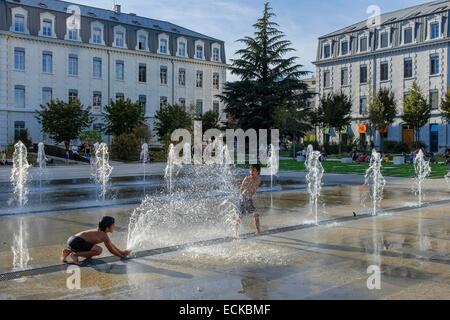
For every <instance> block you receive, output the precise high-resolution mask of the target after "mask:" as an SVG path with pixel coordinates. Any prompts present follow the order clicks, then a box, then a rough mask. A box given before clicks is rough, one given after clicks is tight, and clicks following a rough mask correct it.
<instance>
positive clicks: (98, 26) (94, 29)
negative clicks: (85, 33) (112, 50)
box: [90, 21, 105, 45]
mask: <svg viewBox="0 0 450 320" xmlns="http://www.w3.org/2000/svg"><path fill="white" fill-rule="evenodd" d="M103 30H104V27H103V24H102V23H100V22H98V21H95V22H92V23H91V40H90V42H91V43H93V44H98V45H105V41H104V39H103Z"/></svg>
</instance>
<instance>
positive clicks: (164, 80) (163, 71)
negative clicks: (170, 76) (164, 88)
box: [159, 67, 167, 85]
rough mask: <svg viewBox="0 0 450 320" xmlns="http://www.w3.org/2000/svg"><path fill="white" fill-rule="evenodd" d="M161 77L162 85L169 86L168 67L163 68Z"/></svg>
mask: <svg viewBox="0 0 450 320" xmlns="http://www.w3.org/2000/svg"><path fill="white" fill-rule="evenodd" d="M159 77H160V81H161V84H162V85H166V84H167V67H161V69H160V71H159Z"/></svg>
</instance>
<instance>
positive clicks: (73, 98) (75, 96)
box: [69, 89, 78, 103]
mask: <svg viewBox="0 0 450 320" xmlns="http://www.w3.org/2000/svg"><path fill="white" fill-rule="evenodd" d="M77 100H78V90H73V89H71V90H69V103H72V102H75V101H77Z"/></svg>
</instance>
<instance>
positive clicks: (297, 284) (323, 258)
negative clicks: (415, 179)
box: [0, 181, 450, 299]
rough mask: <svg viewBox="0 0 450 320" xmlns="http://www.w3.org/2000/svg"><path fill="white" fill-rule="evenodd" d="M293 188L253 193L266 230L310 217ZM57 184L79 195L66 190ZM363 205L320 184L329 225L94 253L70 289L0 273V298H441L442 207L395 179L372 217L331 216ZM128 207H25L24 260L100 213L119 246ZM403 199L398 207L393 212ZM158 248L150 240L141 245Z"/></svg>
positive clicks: (199, 232)
mask: <svg viewBox="0 0 450 320" xmlns="http://www.w3.org/2000/svg"><path fill="white" fill-rule="evenodd" d="M122 183H125V184H127V183H136V181H131V182H130V181H122ZM294 186H295V188H297V187H299V186H298V182H297V184H295V183H294V182H293V183H286V184H284V185H283V187H282V188H280V189H279V191H276V192H262V193H260V194H259V195H258V197H257V200H256V203H257V207H258V209H259V210H260V212H261V214H262V225H263V229H264V230H269V229H270V230H272V229H277V228H283V227H288V226H296V225H301V224H305V223H306V224H307V223H310V222H311V220H312V216H311V214H310V210H309V208H308V199H309V198H308V195H307V194H306V193H305V190H304V189H298V190H293V189H294ZM300 187H301V184H300ZM127 188H128V187H127ZM139 188H140V187H139ZM51 189H52V188H51ZM53 191H54V190H53ZM263 191H268V190H264V189H263ZM58 192H61V193H62V194H65V195H66V196H67V199H71V198H73V199H78V200H76V201H75V202H77V201H81V200H80V199H79V198H78V195H77V193H73V192H74V191H73V190H66V189H64V188H62V190H60V191H58ZM82 192H88V191H87V190H85V189H82ZM141 192H142V191H141ZM147 192H150V193H151V192H153V191H152V189H150V191H147ZM71 193H72V194H71ZM62 198H64V197H62ZM136 198H138V196H137V194H136ZM443 199H450V196H449V195H448V192H447V191H446V190H442V191H439V190H433V192H429V193H428V194H427V195H426V201H427V202H429V203H431V204H432V203H433V202H435V201H442V200H443ZM64 201H68V202H69V204H70V201H69V200H64ZM366 203H368V201H367V189H366V188H365V187H362V186H359V185H342V186H334V187H331V186H330V187H326V188H324V190H323V195H322V198H321V211H322V212H323V213H322V215H321V216H320V220H322V221H324V220H334V219H337V220H336V222H334V223H333V224H329V225H323V226H318V227H312V228H304V229H298V230H291V231H286V232H281V233H273V234H267V235H264V236H262V237H250V238H247V239H242V240H236V241H225V242H223V243H217V244H214V245H207V246H204V245H203V246H202V245H197V246H190V247H187V248H183V249H180V250H175V251H173V252H169V251H168V252H167V253H162V254H157V255H151V256H148V257H140V258H137V259H133V260H127V261H118V260H114V261H109V260H108V259H109V258H106V255H104V256H103V257H101V258H100V259H99V260H95V261H94V262H95V263H92V264H89V265H88V266H87V267H85V268H83V269H82V280H81V287H82V289H81V290H79V291H75V292H74V291H71V290H68V289H67V288H66V279H67V274H66V273H65V272H64V271H56V272H52V273H49V274H41V275H36V276H32V277H29V278H28V279H26V280H24V281H20V282H16V281H14V282H11V281H0V299H8V298H20V299H46V298H52V299H53V298H63V299H124V298H135V299H205V298H210V299H211V298H213V299H403V298H405V299H428V298H432V299H437V298H447V299H449V298H450V216H449V215H448V210H449V209H450V204H446V203H443V202H441V203H439V205H435V206H433V205H431V206H429V207H427V208H423V209H419V208H416V207H415V205H416V203H415V197H414V195H413V194H412V193H411V190H410V189H409V188H408V187H407V186H400V187H399V186H393V187H388V188H387V189H386V193H385V200H384V201H383V204H382V209H383V212H382V215H381V216H378V217H375V218H372V217H365V218H364V219H359V220H345V221H344V220H342V221H341V220H339V219H341V218H345V217H352V216H353V213H355V214H356V215H357V216H358V215H361V214H364V213H366V212H368V211H369V208H368V207H365V204H366ZM73 206H74V207H76V203H75V204H73ZM135 207H136V205H134V204H130V205H120V204H118V205H115V206H114V205H111V206H110V207H107V208H104V207H103V208H102V207H99V208H95V209H92V208H91V209H89V208H87V209H68V210H65V211H61V212H58V210H52V212H51V213H46V214H31V215H25V221H26V223H27V226H28V232H29V248H30V254H31V257H32V259H33V260H32V261H31V262H30V265H31V266H32V267H42V266H49V265H55V264H58V255H59V251H60V249H61V247H62V246H63V245H64V243H65V241H66V239H67V238H68V237H69V236H70V235H72V234H74V233H76V232H78V231H80V230H83V229H87V228H95V227H96V225H97V221H98V220H99V218H100V217H101V216H103V215H106V214H107V215H112V216H114V217H115V218H116V220H117V225H118V226H119V228H118V230H117V232H116V233H115V234H114V235H113V236H112V239H113V241H114V242H116V243H117V244H118V245H119V246H121V247H123V246H125V243H126V233H127V225H128V219H129V216H130V214H131V212H132V211H133V209H134V208H135ZM401 207H407V209H405V210H404V211H396V210H395V209H396V208H401ZM212 210H214V208H212ZM17 220H18V216H3V217H0V272H1V273H4V272H8V271H10V269H11V261H12V255H11V252H10V247H11V242H12V234H13V232H14V230H15V228H16V224H17ZM243 224H244V225H243V229H242V233H243V234H244V233H249V232H252V230H253V229H252V223H251V219H245V220H244V221H243ZM155 234H156V235H158V236H160V238H161V239H162V240H163V242H164V243H166V244H167V246H170V245H177V244H183V243H186V242H194V241H202V240H207V239H215V238H220V237H227V236H228V235H227V234H226V232H224V231H223V230H222V229H221V228H220V227H219V226H212V225H197V226H195V227H194V226H184V227H183V226H179V227H177V232H175V233H174V232H173V231H172V232H171V233H170V234H168V233H167V232H166V234H164V230H155ZM161 239H160V240H161ZM160 245H161V243H160V242H158V243H157V242H154V243H148V248H147V249H152V248H159V247H160ZM102 259H103V260H105V261H102ZM102 262H104V263H102ZM370 265H378V266H380V268H381V272H382V290H368V289H367V285H366V281H367V278H368V276H369V275H368V274H367V268H368V266H370ZM59 270H61V269H59Z"/></svg>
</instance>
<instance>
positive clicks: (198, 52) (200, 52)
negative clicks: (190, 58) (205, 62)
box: [195, 45, 203, 59]
mask: <svg viewBox="0 0 450 320" xmlns="http://www.w3.org/2000/svg"><path fill="white" fill-rule="evenodd" d="M195 52H196V54H195V56H196V57H197V59H203V46H202V45H197V46H196V49H195Z"/></svg>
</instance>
